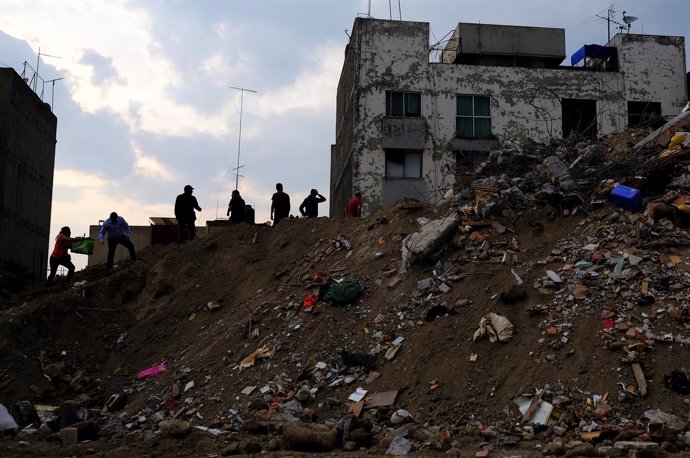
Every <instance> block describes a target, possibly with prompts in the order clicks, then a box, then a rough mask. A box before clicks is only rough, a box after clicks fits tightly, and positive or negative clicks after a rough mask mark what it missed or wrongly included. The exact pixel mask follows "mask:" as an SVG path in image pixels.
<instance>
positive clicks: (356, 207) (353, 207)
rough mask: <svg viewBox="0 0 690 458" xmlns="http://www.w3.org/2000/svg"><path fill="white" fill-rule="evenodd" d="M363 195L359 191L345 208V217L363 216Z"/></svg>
mask: <svg viewBox="0 0 690 458" xmlns="http://www.w3.org/2000/svg"><path fill="white" fill-rule="evenodd" d="M362 205H363V204H362V193H361V192H359V191H357V192H356V193H355V196H354V197H353V198H352V199H350V201H349V202H348V203H347V207H345V216H348V217H352V218H359V217H360V216H362Z"/></svg>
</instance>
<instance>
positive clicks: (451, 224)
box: [401, 212, 460, 269]
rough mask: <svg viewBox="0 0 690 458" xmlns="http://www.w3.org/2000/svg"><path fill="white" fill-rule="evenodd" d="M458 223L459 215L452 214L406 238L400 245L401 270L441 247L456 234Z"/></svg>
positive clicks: (430, 223)
mask: <svg viewBox="0 0 690 458" xmlns="http://www.w3.org/2000/svg"><path fill="white" fill-rule="evenodd" d="M459 223H460V215H459V213H458V212H453V213H452V214H451V215H448V216H446V217H444V218H441V219H437V220H434V221H430V222H428V223H426V224H425V225H424V226H422V228H421V229H420V231H419V232H415V233H414V234H411V235H409V236H408V237H406V238H405V240H403V242H402V243H401V247H402V264H403V269H406V268H407V267H410V266H411V265H412V264H414V263H415V262H417V261H418V260H421V259H424V258H426V257H427V256H428V255H430V254H431V253H433V252H435V251H436V250H437V249H438V248H440V247H441V246H443V244H445V243H446V242H447V241H448V240H450V239H451V238H452V237H453V234H454V233H455V232H457V227H458V224H459Z"/></svg>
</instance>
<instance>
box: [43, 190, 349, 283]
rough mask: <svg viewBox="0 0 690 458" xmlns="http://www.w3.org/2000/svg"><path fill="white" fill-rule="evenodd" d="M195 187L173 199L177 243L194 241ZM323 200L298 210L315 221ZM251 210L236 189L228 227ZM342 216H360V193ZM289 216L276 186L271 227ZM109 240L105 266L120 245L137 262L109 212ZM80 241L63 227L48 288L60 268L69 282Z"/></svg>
mask: <svg viewBox="0 0 690 458" xmlns="http://www.w3.org/2000/svg"><path fill="white" fill-rule="evenodd" d="M193 191H194V188H193V187H192V186H191V185H186V186H185V187H184V192H183V193H182V194H180V195H178V196H177V199H175V218H176V219H177V243H182V241H183V240H184V239H186V238H187V236H188V239H189V240H193V239H194V237H195V236H196V226H195V224H194V222H195V221H196V213H195V210H196V211H201V207H200V206H199V202H198V201H197V200H196V197H194V196H193V195H192V193H193ZM325 201H326V198H325V197H324V196H322V195H321V194H319V191H318V190H316V189H312V190H311V191H310V193H309V195H308V196H307V197H306V198H305V199H304V201H302V205H300V206H299V211H300V213H301V215H302V217H304V218H317V217H318V216H319V204H320V203H322V202H325ZM254 215H255V214H254V209H253V208H252V206H251V205H247V204H246V203H245V201H244V199H242V196H240V192H239V191H238V190H234V191H233V192H232V197H231V199H230V203H229V204H228V211H227V216H228V217H229V219H230V224H238V223H242V222H248V223H250V224H254V217H255V216H254ZM345 215H346V216H348V217H355V218H356V217H360V216H362V194H361V193H360V192H359V191H357V192H355V194H354V197H352V199H350V201H349V202H348V204H347V207H346V208H345ZM289 217H290V196H289V195H288V194H287V193H286V192H285V191H283V185H282V183H276V192H275V193H274V194H273V196H272V197H271V220H272V221H273V225H276V224H278V223H279V222H280V221H281V220H283V219H285V218H289ZM106 235H107V238H108V258H107V264H106V267H107V268H108V269H112V268H113V263H114V260H115V250H116V249H117V246H118V245H122V246H124V247H125V248H127V250H129V257H130V259H131V260H132V261H135V260H136V259H137V254H136V251H135V249H134V244H133V243H132V241H131V240H130V239H129V237H130V236H131V235H132V228H131V227H130V226H129V224H127V221H125V219H124V218H123V217H122V216H120V215H118V214H117V213H116V212H112V213H111V214H110V216H109V217H108V218H106V219H105V220H104V221H103V225H102V226H101V230H100V231H99V232H98V240H99V241H100V242H101V245H103V244H104V243H105V242H104V241H105V238H106ZM79 240H83V237H74V238H72V237H71V230H70V228H69V227H67V226H65V227H63V228H62V229H60V232H59V233H58V235H57V237H55V248H54V249H53V252H52V253H51V255H50V261H49V262H50V275H49V276H48V280H47V284H48V285H50V284H52V283H53V280H54V279H55V274H56V273H57V269H58V267H59V266H63V267H66V268H67V277H66V279H67V281H69V280H71V279H72V276H73V275H74V270H75V267H74V264H72V261H71V256H70V254H69V253H68V250H69V249H70V248H71V247H72V245H73V244H74V242H77V241H79Z"/></svg>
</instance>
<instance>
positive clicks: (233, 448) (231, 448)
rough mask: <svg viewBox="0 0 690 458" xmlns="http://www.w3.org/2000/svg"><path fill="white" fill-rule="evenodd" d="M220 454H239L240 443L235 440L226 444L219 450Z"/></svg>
mask: <svg viewBox="0 0 690 458" xmlns="http://www.w3.org/2000/svg"><path fill="white" fill-rule="evenodd" d="M220 454H221V455H222V456H232V455H239V454H240V444H239V443H237V442H233V443H232V444H230V445H228V446H227V447H225V448H224V449H223V450H221V451H220Z"/></svg>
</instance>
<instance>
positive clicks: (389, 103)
mask: <svg viewBox="0 0 690 458" xmlns="http://www.w3.org/2000/svg"><path fill="white" fill-rule="evenodd" d="M396 94H399V95H402V113H403V114H402V115H394V114H392V113H393V96H394V95H396ZM412 95H414V96H417V97H418V100H417V103H418V104H419V112H417V113H410V112H408V105H409V103H408V99H407V97H408V96H412ZM386 117H389V118H421V117H422V93H421V92H418V91H386Z"/></svg>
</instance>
